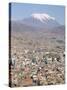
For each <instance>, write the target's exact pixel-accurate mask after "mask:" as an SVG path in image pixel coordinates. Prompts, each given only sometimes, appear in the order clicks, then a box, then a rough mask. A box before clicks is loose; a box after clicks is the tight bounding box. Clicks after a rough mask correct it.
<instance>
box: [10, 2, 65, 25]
mask: <svg viewBox="0 0 67 90" xmlns="http://www.w3.org/2000/svg"><path fill="white" fill-rule="evenodd" d="M32 13H47V14H49V15H50V16H52V17H55V19H56V20H57V21H58V22H59V23H60V24H62V25H63V24H64V23H65V20H64V19H65V7H64V6H56V5H45V4H28V3H27V4H25V3H12V4H11V19H12V20H22V19H24V18H27V17H29V16H30V15H31V14H32Z"/></svg>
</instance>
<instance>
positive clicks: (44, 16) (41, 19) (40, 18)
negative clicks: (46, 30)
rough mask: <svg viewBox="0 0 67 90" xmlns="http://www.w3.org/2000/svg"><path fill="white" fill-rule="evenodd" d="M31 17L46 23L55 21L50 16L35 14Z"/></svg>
mask: <svg viewBox="0 0 67 90" xmlns="http://www.w3.org/2000/svg"><path fill="white" fill-rule="evenodd" d="M31 16H32V17H33V18H35V19H38V20H40V21H42V22H44V20H50V19H52V20H55V18H54V17H51V16H49V15H48V14H40V13H39V14H38V13H35V14H32V15H31Z"/></svg>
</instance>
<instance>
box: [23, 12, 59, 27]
mask: <svg viewBox="0 0 67 90" xmlns="http://www.w3.org/2000/svg"><path fill="white" fill-rule="evenodd" d="M22 23H23V24H25V25H29V26H33V27H39V28H53V27H57V26H59V25H60V24H59V23H58V22H57V21H56V19H55V18H54V17H52V16H50V15H48V14H45V13H33V14H32V15H30V17H28V18H25V19H23V20H22Z"/></svg>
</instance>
